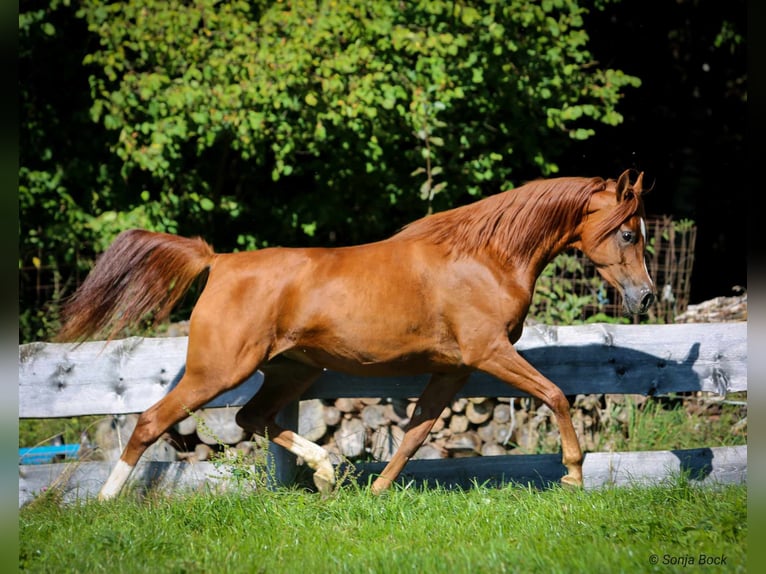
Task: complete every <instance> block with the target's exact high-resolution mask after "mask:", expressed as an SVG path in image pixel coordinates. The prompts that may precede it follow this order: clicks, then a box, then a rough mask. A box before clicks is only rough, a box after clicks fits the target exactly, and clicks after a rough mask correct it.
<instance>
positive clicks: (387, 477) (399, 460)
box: [372, 373, 468, 494]
mask: <svg viewBox="0 0 766 574" xmlns="http://www.w3.org/2000/svg"><path fill="white" fill-rule="evenodd" d="M467 380H468V374H466V373H461V374H459V375H455V374H451V375H445V374H435V375H433V376H432V377H431V380H430V381H429V382H428V385H426V388H425V389H424V390H423V393H422V394H421V395H420V398H419V399H418V402H417V404H416V405H415V411H414V412H413V414H412V418H411V419H410V422H409V424H408V425H407V430H406V431H405V433H404V438H403V439H402V444H400V445H399V448H397V449H396V452H395V453H394V455H393V456H392V457H391V460H390V461H389V463H388V464H387V465H386V468H384V469H383V472H381V473H380V476H378V478H376V479H375V482H373V483H372V492H373V493H375V494H380V493H381V492H383V491H384V490H386V489H388V487H390V486H391V483H392V482H393V481H395V480H396V478H397V477H398V476H399V473H400V472H401V471H402V469H403V468H404V465H406V464H407V461H409V460H410V458H412V455H413V454H415V451H417V450H418V448H420V445H422V444H423V442H424V441H425V440H426V438H427V437H428V433H429V432H431V429H432V428H433V426H434V423H435V422H436V419H437V418H439V415H440V414H441V413H442V411H443V410H444V408H445V407H446V406H447V405H448V404H449V402H450V401H451V400H452V397H454V396H455V393H457V392H458V391H459V390H460V389H461V388H462V387H463V385H465V382H466V381H467Z"/></svg>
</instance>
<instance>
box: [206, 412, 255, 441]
mask: <svg viewBox="0 0 766 574" xmlns="http://www.w3.org/2000/svg"><path fill="white" fill-rule="evenodd" d="M239 409H240V407H222V408H217V409H202V410H201V411H199V413H198V414H197V415H196V416H197V417H198V420H197V436H198V437H199V439H200V440H201V441H202V442H204V443H205V444H211V445H213V444H237V443H238V442H239V441H241V440H244V439H245V438H247V433H246V432H245V430H244V429H243V428H242V427H241V426H239V425H238V424H237V423H236V421H235V417H236V414H237V411H239Z"/></svg>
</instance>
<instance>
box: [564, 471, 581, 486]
mask: <svg viewBox="0 0 766 574" xmlns="http://www.w3.org/2000/svg"><path fill="white" fill-rule="evenodd" d="M561 486H563V487H565V488H571V489H580V488H582V478H575V477H574V476H572V475H571V474H567V475H566V476H562V477H561Z"/></svg>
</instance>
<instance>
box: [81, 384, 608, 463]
mask: <svg viewBox="0 0 766 574" xmlns="http://www.w3.org/2000/svg"><path fill="white" fill-rule="evenodd" d="M573 406H574V407H575V408H574V410H573V420H574V424H575V427H576V429H577V431H578V435H580V436H581V437H583V440H584V441H585V443H584V445H583V446H585V447H586V448H587V447H588V446H595V443H594V436H595V435H594V433H595V427H596V425H597V424H598V423H600V422H601V423H603V422H604V421H603V419H604V417H605V416H608V415H607V414H605V413H613V412H616V411H615V409H614V408H612V407H611V406H610V405H608V404H604V403H603V396H602V397H596V396H592V395H579V396H578V397H577V398H576V399H574V401H573ZM415 408H416V402H415V400H414V399H411V400H406V399H402V400H398V399H346V398H343V399H336V400H320V399H313V400H308V401H302V402H301V404H300V408H299V423H298V432H299V433H300V434H301V435H302V436H304V437H306V438H307V439H309V440H311V441H314V442H316V443H318V444H320V445H322V446H323V447H324V448H325V449H326V450H327V451H328V452H329V453H330V455H331V458H332V459H333V462H336V463H337V462H340V461H341V460H351V461H354V460H378V461H387V460H390V458H391V456H392V455H393V453H394V451H395V450H396V448H397V447H398V445H399V444H401V441H402V438H403V437H404V432H405V429H406V427H407V424H408V423H409V421H410V418H411V417H412V413H413V411H414V410H415ZM236 411H237V408H236V407H231V408H218V409H202V410H200V411H199V412H197V413H194V414H193V415H192V416H191V417H189V418H188V419H186V420H185V421H182V422H181V423H179V424H177V425H176V426H175V427H174V429H173V431H172V432H171V433H169V434H168V436H167V437H166V440H165V441H159V442H158V443H157V444H156V445H155V446H154V447H152V449H151V450H150V452H148V453H147V455H146V456H147V457H148V459H151V460H177V459H186V460H190V461H199V460H208V459H209V458H210V457H211V456H213V454H214V453H216V452H220V451H222V450H225V449H226V448H234V449H236V450H237V451H239V452H241V453H243V454H251V453H253V452H254V451H257V450H258V449H262V448H264V447H265V441H264V440H263V439H260V438H257V437H253V436H251V435H248V434H247V433H246V432H245V431H244V430H242V429H241V428H240V427H239V426H238V425H237V424H236V422H235V414H236ZM136 418H137V415H128V416H122V417H114V418H108V419H104V420H103V421H102V423H101V425H100V426H99V428H98V429H97V432H96V442H97V443H98V444H99V445H100V447H101V448H100V449H99V450H100V452H101V453H102V454H103V455H104V458H110V459H116V458H117V457H118V456H119V452H120V450H121V446H122V445H124V444H125V443H126V441H127V440H128V438H129V436H130V432H131V431H132V430H133V428H134V427H135V423H136ZM558 442H559V436H558V427H557V425H556V423H555V420H554V418H553V413H552V412H551V410H550V409H549V408H548V407H547V406H545V405H544V404H542V403H540V402H539V401H535V400H533V399H529V398H523V399H519V398H515V399H511V398H484V397H471V398H458V399H456V400H454V401H453V402H452V403H451V405H450V406H449V407H448V408H445V409H444V410H443V411H442V413H441V415H440V417H439V418H438V419H437V421H436V424H435V425H434V428H433V430H432V431H431V433H430V435H429V438H428V440H427V441H426V442H425V443H424V444H423V445H422V446H421V447H420V449H419V450H418V451H417V453H416V454H415V456H414V457H413V458H415V459H437V458H458V457H466V456H480V455H481V456H492V455H502V454H529V453H534V452H537V451H539V450H540V449H541V448H543V449H549V450H550V449H553V450H555V449H556V448H558V447H557V445H558Z"/></svg>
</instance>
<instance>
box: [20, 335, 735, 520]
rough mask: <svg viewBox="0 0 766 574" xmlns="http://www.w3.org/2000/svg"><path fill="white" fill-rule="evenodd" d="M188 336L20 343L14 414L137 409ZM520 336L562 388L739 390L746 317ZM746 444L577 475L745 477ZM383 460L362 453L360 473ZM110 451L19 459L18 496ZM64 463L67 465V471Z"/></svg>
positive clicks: (168, 474) (223, 400) (552, 470)
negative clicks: (89, 456) (76, 458)
mask: <svg viewBox="0 0 766 574" xmlns="http://www.w3.org/2000/svg"><path fill="white" fill-rule="evenodd" d="M186 346H187V338H186V337H173V338H151V339H150V338H129V339H122V340H116V341H112V342H109V343H105V342H100V341H99V342H87V343H82V344H80V345H76V346H75V345H70V344H61V343H57V344H53V343H31V344H27V345H21V346H20V347H19V418H50V417H72V416H82V415H93V414H112V415H113V414H127V413H139V412H142V411H143V410H145V409H146V408H148V407H149V406H151V405H152V404H153V403H154V402H156V401H157V400H158V399H159V398H161V397H162V396H164V395H165V394H166V393H167V392H168V391H169V390H170V389H171V388H172V387H173V386H174V385H175V384H176V383H177V382H178V380H179V379H180V377H181V375H182V373H183V369H184V363H185V355H186ZM516 347H517V348H518V349H519V351H521V352H522V354H523V355H524V356H525V357H526V358H527V359H528V360H529V361H530V362H531V363H532V364H533V365H535V366H536V367H537V368H538V369H539V370H540V371H541V372H542V373H544V374H545V375H546V376H548V377H549V378H550V379H551V380H553V381H554V382H556V383H557V384H558V385H559V386H560V387H561V389H562V390H563V391H564V393H565V394H567V395H576V394H591V393H599V394H600V393H612V394H644V395H663V394H667V393H671V392H688V391H706V392H712V393H716V394H718V395H726V394H727V393H732V392H738V391H746V390H747V323H743V322H737V323H697V324H679V325H613V324H593V325H581V326H565V327H550V326H531V327H527V328H526V329H525V331H524V335H523V336H522V338H521V340H520V341H518V343H517V345H516ZM261 381H262V376H261V374H260V373H258V372H257V373H255V374H254V375H253V376H252V377H250V379H248V380H247V381H246V382H245V383H244V384H242V385H241V386H239V387H238V388H236V389H234V390H232V391H230V392H228V393H226V394H224V395H221V396H219V397H218V398H217V399H215V400H214V401H212V402H211V403H208V405H206V408H214V407H225V406H234V407H236V406H241V405H243V404H244V403H245V402H246V401H247V400H248V399H249V398H250V397H251V396H252V395H253V394H254V393H255V392H257V390H258V389H259V387H260V384H261ZM426 381H427V376H420V377H402V378H375V377H373V378H364V377H355V376H349V375H344V374H340V373H335V372H329V371H328V372H326V373H325V374H324V375H323V376H322V377H321V378H320V380H319V381H317V382H316V383H315V384H314V385H313V386H312V387H311V388H310V389H309V390H308V391H307V392H306V394H305V395H304V396H303V397H302V399H312V398H321V399H335V398H341V397H353V398H365V397H376V398H377V397H383V398H410V397H416V396H418V395H419V394H420V391H421V390H422V389H423V387H424V386H425V384H426ZM459 396H465V397H518V396H524V395H523V394H522V393H519V392H518V391H516V390H515V389H514V388H512V387H510V386H508V385H506V384H504V383H502V382H500V381H498V380H496V379H494V378H492V377H489V376H487V375H484V374H482V373H476V374H475V375H473V376H472V377H471V379H470V381H469V382H468V384H467V385H466V387H465V388H464V389H463V391H462V392H461V394H460V395H459ZM298 410H299V403H298V402H296V403H295V404H293V405H290V406H289V407H288V408H286V409H285V410H284V411H283V412H282V413H281V414H280V417H281V420H282V423H283V424H285V425H286V426H288V427H290V428H297V420H298ZM272 452H273V454H274V457H275V460H276V463H275V470H274V473H275V474H276V476H277V478H278V480H279V481H281V482H289V481H290V480H291V479H292V478H293V476H294V473H295V468H296V466H295V460H294V458H293V457H292V456H291V455H289V454H288V453H286V452H285V451H283V450H282V449H281V448H279V447H276V446H274V447H273V448H272ZM746 455H747V447H744V446H743V447H729V448H723V447H721V448H701V449H692V450H686V451H658V452H638V453H635V452H634V453H588V454H586V458H585V464H584V469H583V472H584V475H585V486H586V488H588V487H591V488H592V487H597V486H601V485H605V484H623V483H626V482H636V481H637V482H656V481H658V480H662V479H664V478H666V477H667V476H669V475H671V474H673V473H675V472H678V471H679V470H689V471H692V472H693V473H695V474H696V475H698V476H699V480H700V481H701V482H716V481H724V482H732V481H734V482H743V481H744V480H745V477H746V469H747V466H746ZM384 464H385V463H367V464H365V465H362V466H361V467H360V468H359V469H358V470H359V471H360V473H361V477H362V479H364V478H365V477H366V476H368V475H369V474H374V473H375V472H379V471H380V470H382V468H383V466H384ZM111 465H112V463H111V462H76V463H67V464H48V465H20V467H19V473H20V479H19V504H20V505H21V504H23V503H24V502H26V501H28V500H30V499H31V498H33V497H34V495H35V493H36V492H39V491H40V490H42V489H43V488H45V487H47V486H48V485H50V484H52V483H54V482H56V481H59V482H63V483H64V488H65V491H66V492H67V493H68V495H69V496H70V497H75V498H76V497H87V496H92V495H94V494H95V492H97V490H98V488H99V487H100V485H101V483H102V482H103V480H104V479H105V478H106V476H107V475H108V472H109V469H110V468H111ZM64 471H66V472H64ZM563 472H564V469H563V467H562V466H561V463H560V456H559V455H524V456H509V455H506V456H494V457H480V458H470V459H469V458H464V459H446V460H440V461H431V460H422V461H411V462H410V463H409V464H408V465H407V467H406V468H405V472H404V473H403V475H404V479H405V480H407V479H414V480H417V481H420V480H425V479H427V480H431V481H433V480H438V481H439V482H440V483H442V484H458V485H466V484H469V483H470V482H471V481H472V480H478V481H479V482H485V481H490V482H506V481H511V480H512V481H522V482H531V483H535V484H545V483H547V482H551V481H557V480H558V478H560V477H561V476H562V475H563ZM134 475H135V478H134V480H138V481H141V482H142V483H147V482H148V483H151V484H153V485H158V486H161V485H165V486H168V487H171V488H172V487H178V486H182V485H184V486H199V485H200V484H201V483H205V482H207V483H208V484H212V483H215V482H216V481H219V482H222V483H225V482H226V478H227V477H226V470H225V469H222V468H220V467H218V466H213V465H211V464H210V463H201V462H200V463H195V464H191V463H186V462H171V463H160V462H152V461H145V462H142V463H140V464H139V467H138V468H137V469H136V472H135V473H134Z"/></svg>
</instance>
